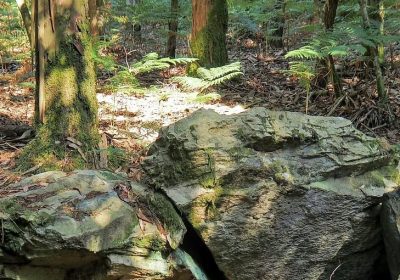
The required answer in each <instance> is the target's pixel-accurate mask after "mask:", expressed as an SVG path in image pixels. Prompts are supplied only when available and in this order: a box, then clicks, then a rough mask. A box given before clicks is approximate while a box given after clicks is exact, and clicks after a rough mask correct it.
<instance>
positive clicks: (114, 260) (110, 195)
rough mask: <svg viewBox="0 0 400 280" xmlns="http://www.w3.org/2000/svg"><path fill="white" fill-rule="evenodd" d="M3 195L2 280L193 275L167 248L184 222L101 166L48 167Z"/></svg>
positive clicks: (161, 202)
mask: <svg viewBox="0 0 400 280" xmlns="http://www.w3.org/2000/svg"><path fill="white" fill-rule="evenodd" d="M1 192H2V195H1V197H2V198H1V199H0V218H1V238H0V240H1V242H0V278H1V279H19V280H20V279H21V280H25V279H29V280H34V279H48V280H52V279H54V280H60V279H65V280H68V279H71V280H72V279H74V280H75V279H88V280H89V279H166V278H167V277H171V278H169V279H175V278H174V277H178V276H179V275H181V276H182V278H177V279H190V277H191V274H190V273H188V272H187V271H185V269H184V268H182V267H181V265H180V264H179V263H180V262H181V261H178V260H177V258H176V255H175V253H174V252H172V251H173V249H176V248H177V246H178V245H179V244H180V243H181V241H182V239H183V236H184V234H185V231H186V228H185V226H184V224H183V222H182V221H181V219H180V217H179V216H178V214H177V213H176V212H175V210H174V208H173V206H172V204H171V203H170V202H168V201H167V200H166V199H165V198H164V197H163V196H162V195H160V194H152V193H150V192H149V191H148V190H147V191H146V190H145V189H144V188H143V186H141V185H139V184H136V183H132V182H127V181H126V180H125V179H124V178H122V177H120V176H117V175H115V174H112V173H109V172H102V171H76V172H73V173H71V174H66V173H63V172H47V173H43V174H39V175H35V176H33V177H30V178H28V179H25V180H23V181H21V182H20V183H18V184H17V185H14V186H12V187H11V188H9V189H7V190H1ZM156 205H157V207H155V206H156ZM179 254H180V255H184V253H182V252H181V253H179ZM184 275H187V276H186V278H184V277H183V276H184ZM179 277H180V276H179Z"/></svg>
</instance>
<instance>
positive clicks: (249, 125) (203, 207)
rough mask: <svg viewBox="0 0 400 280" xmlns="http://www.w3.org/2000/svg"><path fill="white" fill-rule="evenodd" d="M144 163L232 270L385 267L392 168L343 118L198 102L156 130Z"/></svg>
mask: <svg viewBox="0 0 400 280" xmlns="http://www.w3.org/2000/svg"><path fill="white" fill-rule="evenodd" d="M143 169H144V170H145V173H146V176H145V180H146V182H147V183H148V184H150V185H152V186H153V187H154V188H161V189H163V190H164V191H165V193H166V194H167V195H168V196H169V197H170V198H171V199H172V200H173V201H174V202H175V203H176V204H177V205H178V207H179V208H180V209H181V210H182V212H183V213H184V214H185V215H186V216H187V218H188V220H189V221H190V222H191V223H192V225H193V226H194V227H195V229H196V231H197V232H198V233H199V235H200V236H201V238H202V239H203V240H204V242H205V244H206V245H207V246H208V248H209V249H210V251H211V252H212V254H213V256H214V258H215V261H216V263H217V265H218V266H219V268H220V269H221V270H222V271H223V272H224V273H225V275H226V277H227V278H228V279H240V280H245V279H298V278H299V277H300V278H301V279H330V277H332V274H334V278H333V279H336V280H338V279H360V280H361V279H373V277H377V278H375V279H384V278H380V277H381V276H382V275H380V274H379V273H381V272H380V271H382V269H383V270H385V267H384V264H382V263H381V261H380V260H383V259H384V258H385V256H384V255H383V254H384V248H383V241H382V235H381V226H380V221H379V215H380V207H381V202H382V196H383V195H384V193H386V192H390V191H393V190H395V189H397V188H398V187H399V182H400V180H399V178H400V177H399V169H398V168H397V164H396V159H395V158H394V156H393V153H392V151H391V147H390V146H388V145H385V141H380V140H378V139H375V138H372V137H368V136H366V135H365V134H363V133H362V132H360V131H358V130H357V129H355V128H354V127H353V126H352V124H351V122H350V121H348V120H346V119H343V118H334V117H315V116H307V115H304V114H300V113H291V112H273V111H269V110H266V109H263V108H254V109H251V110H248V111H246V112H243V113H240V114H238V115H229V116H228V115H219V114H217V113H215V112H214V111H211V110H199V111H197V112H195V113H194V114H193V115H191V116H190V117H188V118H186V119H183V120H181V121H178V122H177V123H175V124H172V125H170V126H168V127H166V128H163V129H162V130H161V131H160V136H159V138H158V139H157V141H156V142H155V143H154V144H153V145H152V147H151V148H150V151H149V154H148V157H147V158H146V160H145V161H144V163H143ZM378 268H379V269H378Z"/></svg>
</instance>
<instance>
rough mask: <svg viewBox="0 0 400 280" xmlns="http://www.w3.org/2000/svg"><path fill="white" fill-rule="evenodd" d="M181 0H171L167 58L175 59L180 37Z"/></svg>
mask: <svg viewBox="0 0 400 280" xmlns="http://www.w3.org/2000/svg"><path fill="white" fill-rule="evenodd" d="M178 14H179V0H171V15H170V19H169V21H168V42H167V56H169V57H170V58H174V57H175V52H176V38H177V35H178Z"/></svg>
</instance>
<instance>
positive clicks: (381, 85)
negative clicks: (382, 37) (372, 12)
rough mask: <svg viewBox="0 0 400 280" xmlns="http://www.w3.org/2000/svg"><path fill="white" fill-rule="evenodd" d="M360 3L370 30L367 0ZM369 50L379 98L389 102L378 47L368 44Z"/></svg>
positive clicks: (365, 24)
mask: <svg viewBox="0 0 400 280" xmlns="http://www.w3.org/2000/svg"><path fill="white" fill-rule="evenodd" d="M359 3H360V13H361V17H362V19H363V26H364V29H365V30H369V29H370V28H371V23H370V20H369V16H368V10H367V0H360V2H359ZM367 50H368V53H369V54H370V56H371V59H372V62H373V65H374V70H375V75H376V88H377V91H378V96H379V100H380V101H381V102H382V103H387V102H388V96H387V94H386V91H385V81H384V78H383V74H382V69H381V65H380V63H379V57H378V51H377V47H370V46H367Z"/></svg>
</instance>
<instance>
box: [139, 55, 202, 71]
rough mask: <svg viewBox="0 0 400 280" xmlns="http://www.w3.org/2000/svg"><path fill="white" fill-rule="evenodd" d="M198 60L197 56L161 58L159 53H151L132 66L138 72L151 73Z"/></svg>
mask: <svg viewBox="0 0 400 280" xmlns="http://www.w3.org/2000/svg"><path fill="white" fill-rule="evenodd" d="M197 60H198V59H197V58H191V57H180V58H169V57H164V58H159V56H158V54H157V53H149V54H147V55H146V56H145V57H144V58H143V59H142V60H141V61H139V62H137V63H135V64H133V65H132V68H133V72H134V73H136V74H139V73H149V72H153V71H161V70H166V69H168V68H169V67H171V66H176V65H187V64H189V63H192V62H195V61H197Z"/></svg>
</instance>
